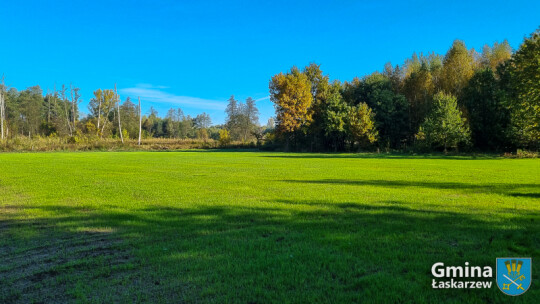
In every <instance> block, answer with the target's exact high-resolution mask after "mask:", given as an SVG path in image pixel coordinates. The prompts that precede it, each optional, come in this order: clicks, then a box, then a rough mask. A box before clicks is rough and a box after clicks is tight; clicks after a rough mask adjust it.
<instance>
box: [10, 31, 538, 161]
mask: <svg viewBox="0 0 540 304" xmlns="http://www.w3.org/2000/svg"><path fill="white" fill-rule="evenodd" d="M269 90H270V100H271V101H272V102H273V103H274V105H275V110H276V116H275V120H274V118H271V119H269V121H268V123H267V124H266V125H265V126H260V125H259V111H258V109H257V107H256V101H255V100H254V99H253V98H251V97H248V98H247V99H246V100H245V101H244V102H240V101H238V100H237V99H236V98H235V97H234V95H233V96H231V97H230V98H229V100H228V104H227V107H226V109H225V113H226V115H227V118H226V121H225V123H224V124H222V125H212V121H211V118H210V116H209V115H208V114H206V113H201V114H198V115H196V116H194V117H192V116H190V115H185V114H184V113H183V111H182V110H181V109H180V108H177V109H170V110H169V111H168V112H167V113H166V115H165V116H163V117H160V116H159V115H158V113H157V111H156V110H155V109H154V108H150V111H149V112H148V113H147V114H145V115H143V114H142V113H141V108H140V100H138V103H137V104H135V103H133V102H132V101H131V99H130V98H129V97H128V98H126V99H125V100H124V102H121V100H120V96H119V94H118V93H117V90H116V86H115V88H114V89H104V90H102V89H98V90H96V91H94V92H93V97H92V99H91V100H90V102H89V104H88V110H89V113H88V115H82V114H81V112H80V109H79V108H80V104H81V95H80V89H79V88H78V87H76V86H73V85H69V86H66V85H62V86H61V87H60V88H59V89H58V90H57V89H56V88H54V89H53V90H52V91H47V92H46V94H45V95H44V94H43V91H42V89H41V88H40V87H39V86H33V87H30V88H27V89H26V90H23V91H17V89H15V88H8V87H6V86H5V85H4V81H3V78H2V81H1V82H0V131H1V132H0V133H1V139H6V138H8V139H9V138H15V137H17V136H25V137H30V138H32V137H35V136H42V137H61V138H68V139H69V140H70V141H71V142H77V141H78V140H80V139H81V138H92V139H97V140H99V139H102V138H117V139H119V140H121V141H122V142H123V141H124V139H130V138H131V139H135V138H139V141H140V138H152V137H159V138H178V139H188V138H190V139H202V140H205V141H206V140H207V139H214V140H219V142H220V143H221V144H223V145H228V144H229V143H231V142H232V141H234V142H240V143H244V144H245V143H252V142H254V141H256V142H257V144H259V145H262V144H263V143H264V144H266V145H267V146H268V147H272V148H275V147H280V148H284V149H285V150H302V151H357V150H375V149H382V150H387V151H388V150H401V151H403V150H411V149H414V150H421V151H433V150H440V151H446V150H449V149H455V150H458V149H459V150H477V151H512V150H515V149H529V150H538V149H539V148H540V30H537V31H535V32H534V33H532V34H531V35H530V36H529V37H527V38H525V39H524V41H523V43H522V44H521V46H520V47H519V48H518V49H517V50H516V51H515V52H514V51H513V50H512V48H511V47H510V45H509V44H508V42H507V41H503V42H501V43H497V42H496V43H494V44H493V45H491V46H489V45H486V46H485V47H484V48H483V50H482V52H481V53H479V52H477V51H476V50H474V49H468V48H467V47H466V45H465V43H464V42H463V41H460V40H456V41H454V42H453V44H452V46H451V47H450V49H449V50H448V51H447V53H446V54H445V55H444V56H443V55H439V54H436V53H433V52H432V53H428V54H427V55H424V54H419V55H417V54H413V55H412V56H411V57H410V58H408V59H407V60H405V62H404V63H402V64H401V65H395V66H394V65H392V64H391V63H387V64H386V65H385V66H384V69H383V70H382V71H377V72H374V73H372V74H370V75H367V76H364V77H362V78H358V77H357V78H354V79H353V80H351V81H345V82H340V81H339V80H330V77H329V76H328V75H326V74H324V73H323V71H322V70H321V68H320V65H317V64H315V63H312V64H309V65H308V66H306V67H305V68H303V69H299V68H297V67H292V68H291V69H290V70H289V71H288V72H286V73H279V74H277V75H274V76H273V77H272V78H271V80H270V83H269Z"/></svg>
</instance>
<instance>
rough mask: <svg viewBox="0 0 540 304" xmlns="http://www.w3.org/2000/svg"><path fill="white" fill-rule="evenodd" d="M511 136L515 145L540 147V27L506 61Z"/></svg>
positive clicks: (532, 147)
mask: <svg viewBox="0 0 540 304" xmlns="http://www.w3.org/2000/svg"><path fill="white" fill-rule="evenodd" d="M508 73H509V76H510V85H509V89H510V92H509V93H510V96H509V98H508V105H509V106H510V107H511V109H512V111H511V123H512V136H513V138H514V141H515V143H516V144H517V145H519V146H522V147H527V148H531V149H537V148H539V147H540V28H539V29H538V30H536V32H534V33H532V34H531V35H530V37H528V38H526V39H525V40H524V41H523V43H522V44H521V46H520V47H519V49H518V50H517V52H516V53H515V54H514V56H513V57H512V59H511V60H510V62H509V67H508Z"/></svg>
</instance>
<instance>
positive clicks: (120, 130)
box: [114, 83, 124, 143]
mask: <svg viewBox="0 0 540 304" xmlns="http://www.w3.org/2000/svg"><path fill="white" fill-rule="evenodd" d="M114 92H115V94H116V106H117V109H118V132H119V133H120V139H121V140H122V143H124V135H123V134H122V123H121V122H120V96H118V94H117V93H116V83H115V84H114Z"/></svg>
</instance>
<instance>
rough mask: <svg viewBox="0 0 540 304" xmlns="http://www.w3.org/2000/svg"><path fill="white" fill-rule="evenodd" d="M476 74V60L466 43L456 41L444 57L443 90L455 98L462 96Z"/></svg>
mask: <svg viewBox="0 0 540 304" xmlns="http://www.w3.org/2000/svg"><path fill="white" fill-rule="evenodd" d="M473 73H474V58H473V56H472V55H471V53H470V52H469V51H468V50H467V47H466V46H465V43H463V41H460V40H456V41H454V43H453V44H452V47H451V48H450V50H448V52H447V53H446V56H445V57H444V62H443V67H442V79H441V80H442V88H443V89H444V90H445V91H446V92H447V93H450V94H452V95H454V96H460V94H461V90H462V89H463V88H464V87H465V86H466V85H467V83H468V81H469V79H471V77H472V76H473Z"/></svg>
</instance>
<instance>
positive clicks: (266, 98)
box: [255, 96, 270, 101]
mask: <svg viewBox="0 0 540 304" xmlns="http://www.w3.org/2000/svg"><path fill="white" fill-rule="evenodd" d="M268 99H270V96H266V97H263V98H259V99H255V101H263V100H268Z"/></svg>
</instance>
